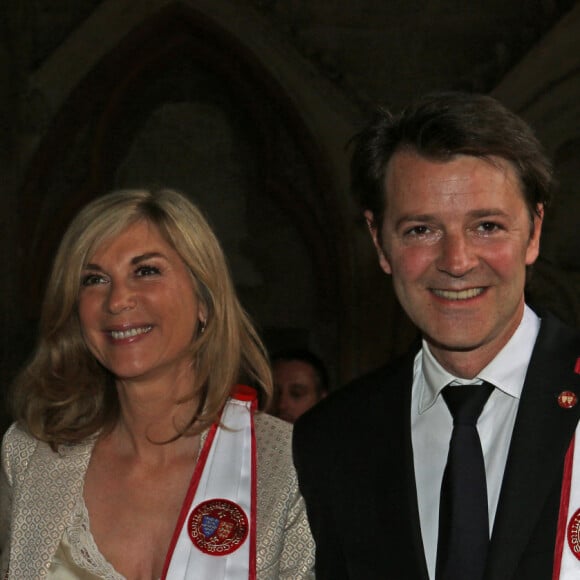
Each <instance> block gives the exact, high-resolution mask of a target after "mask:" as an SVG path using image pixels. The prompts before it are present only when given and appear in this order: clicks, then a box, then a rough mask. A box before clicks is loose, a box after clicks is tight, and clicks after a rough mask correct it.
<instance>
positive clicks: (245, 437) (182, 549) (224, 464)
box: [163, 398, 255, 580]
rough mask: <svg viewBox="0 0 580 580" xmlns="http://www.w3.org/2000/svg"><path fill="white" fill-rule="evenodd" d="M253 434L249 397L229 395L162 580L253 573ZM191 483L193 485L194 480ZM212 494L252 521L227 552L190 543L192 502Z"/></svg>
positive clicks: (244, 577)
mask: <svg viewBox="0 0 580 580" xmlns="http://www.w3.org/2000/svg"><path fill="white" fill-rule="evenodd" d="M253 437H254V433H253V409H252V401H248V400H237V399H235V398H230V399H229V401H228V403H227V404H226V405H225V408H224V411H223V413H222V418H221V425H220V426H218V427H217V430H216V432H215V437H214V438H213V442H210V443H211V447H210V450H209V453H208V454H207V458H206V461H205V465H204V466H203V472H202V474H201V477H200V479H199V483H198V485H197V489H196V490H195V496H194V499H193V501H192V502H191V504H190V505H189V507H188V509H187V515H186V517H185V519H184V521H183V525H182V526H181V531H180V533H179V536H178V538H177V541H176V542H175V545H174V548H173V552H172V553H171V560H170V562H169V567H168V568H167V573H166V575H165V576H163V579H164V580H194V579H195V580H248V578H253V577H254V576H253V574H254V572H253V571H252V570H253V569H255V563H254V562H250V558H251V557H252V558H253V556H254V554H255V546H254V549H253V550H251V544H252V541H254V542H255V530H253V529H252V527H253V525H254V524H255V521H254V518H253V517H252V498H253V497H254V496H255V494H254V493H253V486H254V485H255V482H254V481H253V473H255V469H254V467H253V450H254V449H255V442H254V441H253ZM201 459H202V458H201V457H200V460H201ZM254 460H255V459H254ZM194 479H195V475H194ZM192 485H195V482H194V481H192ZM190 491H191V490H190ZM189 497H190V494H188V499H189ZM216 498H219V499H228V500H230V501H232V502H234V503H235V504H237V505H238V506H239V507H241V508H242V510H243V511H244V513H245V514H246V517H247V519H248V523H249V526H250V529H249V532H248V535H247V537H246V539H245V541H244V542H243V544H242V545H241V546H240V547H239V548H238V549H237V550H236V551H234V552H232V553H230V554H228V555H219V556H217V555H210V554H206V553H204V552H202V551H201V550H200V549H199V548H197V547H196V546H195V545H194V544H193V542H192V540H191V538H190V537H189V532H188V529H187V528H188V522H189V518H190V514H191V512H192V511H193V510H194V509H195V507H196V506H197V505H199V504H200V503H201V502H204V501H206V500H211V499H216ZM186 501H188V500H187V499H186ZM182 513H183V512H182ZM170 550H171V548H170Z"/></svg>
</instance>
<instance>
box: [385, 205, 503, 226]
mask: <svg viewBox="0 0 580 580" xmlns="http://www.w3.org/2000/svg"><path fill="white" fill-rule="evenodd" d="M504 215H506V212H505V211H504V210H503V209H500V208H497V207H489V208H482V209H474V210H472V211H468V212H467V216H469V217H470V218H485V217H494V216H504ZM432 221H437V216H435V215H434V214H429V213H418V214H414V213H409V214H406V215H403V216H401V217H400V218H399V219H398V220H397V221H396V222H395V227H399V226H401V225H402V224H404V223H407V222H432Z"/></svg>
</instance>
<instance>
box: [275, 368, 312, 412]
mask: <svg viewBox="0 0 580 580" xmlns="http://www.w3.org/2000/svg"><path fill="white" fill-rule="evenodd" d="M272 374H273V376H274V393H275V395H274V410H273V414H274V415H276V416H277V417H280V419H284V421H289V422H290V423H294V422H295V421H296V419H298V417H300V415H302V413H304V412H306V411H308V409H310V407H312V406H313V405H314V404H316V403H317V402H318V401H319V400H320V398H321V396H320V395H319V393H318V389H317V383H318V377H317V375H316V371H315V370H314V369H313V368H312V366H310V365H309V364H308V363H306V362H303V361H301V360H278V361H276V362H275V363H274V365H273V368H272Z"/></svg>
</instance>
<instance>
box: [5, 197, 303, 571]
mask: <svg viewBox="0 0 580 580" xmlns="http://www.w3.org/2000/svg"><path fill="white" fill-rule="evenodd" d="M271 382H272V381H271V374H270V370H269V366H268V362H267V357H266V355H265V352H264V348H263V346H262V343H261V342H260V339H259V338H258V336H257V334H256V332H255V330H254V328H253V327H252V325H251V323H250V321H249V320H248V317H247V316H246V314H245V313H244V311H243V309H242V308H241V306H240V304H239V302H238V300H237V298H236V295H235V291H234V288H233V284H232V282H231V278H230V275H229V272H228V268H227V265H226V261H225V258H224V255H223V253H222V250H221V248H220V245H219V243H218V241H217V239H216V237H215V235H214V234H213V232H212V230H211V229H210V227H209V226H208V224H207V223H206V221H205V219H204V218H203V216H202V215H201V213H200V212H199V211H198V210H197V209H196V207H195V206H194V205H193V204H192V203H191V202H190V201H188V200H187V199H186V198H185V197H184V196H182V195H181V194H179V193H176V192H174V191H171V190H159V191H153V192H149V191H140V190H124V191H118V192H113V193H111V194H109V195H106V196H103V197H101V198H98V199H96V200H95V201H93V202H92V203H90V204H89V205H88V206H87V207H85V208H84V209H83V210H82V211H81V212H80V214H79V215H78V216H77V217H76V218H75V219H74V220H73V222H72V224H71V225H70V227H69V229H68V230H67V232H66V234H65V236H64V238H63V240H62V243H61V246H60V248H59V250H58V253H57V255H56V259H55V263H54V266H53V270H52V274H51V278H50V281H49V283H48V288H47V293H46V298H45V302H44V306H43V310H42V316H41V327H40V338H39V343H38V347H37V350H36V352H35V354H34V357H33V358H32V360H31V362H30V364H29V365H28V366H27V367H26V368H25V369H24V370H23V372H22V373H21V375H20V376H19V377H18V379H17V381H16V385H15V391H14V393H15V414H16V422H15V424H14V425H13V426H12V427H11V428H10V430H9V431H8V432H7V434H6V436H5V438H4V441H3V449H2V470H1V474H0V502H1V509H0V550H1V567H0V577H2V578H10V579H12V578H13V579H15V580H16V579H17V580H22V579H23V578H47V579H49V580H54V579H59V580H65V579H73V578H75V579H77V578H78V579H96V578H107V579H114V580H120V579H123V578H127V579H130V580H133V579H139V580H141V579H148V580H149V579H155V580H156V579H159V578H163V579H168V580H173V579H176V578H179V579H193V578H195V579H205V578H207V579H208V580H218V579H222V578H223V579H224V580H234V579H235V580H238V579H244V580H245V579H252V578H257V579H259V580H266V579H271V580H278V579H282V578H288V579H293V580H294V579H298V578H309V577H311V576H312V569H313V551H314V549H313V541H312V538H311V535H310V529H309V527H308V523H307V519H306V514H305V509H304V504H303V500H302V498H301V497H300V495H299V492H298V488H297V483H296V476H295V472H294V467H293V465H292V460H291V451H290V437H291V433H290V429H289V428H288V427H287V425H285V424H284V423H282V422H281V421H279V420H277V419H275V418H272V417H270V416H268V415H266V414H263V413H260V412H259V409H262V408H264V406H265V405H266V404H267V401H268V399H269V397H270V394H271V389H272V385H271ZM248 384H251V385H253V387H254V388H249V387H247V386H245V385H248Z"/></svg>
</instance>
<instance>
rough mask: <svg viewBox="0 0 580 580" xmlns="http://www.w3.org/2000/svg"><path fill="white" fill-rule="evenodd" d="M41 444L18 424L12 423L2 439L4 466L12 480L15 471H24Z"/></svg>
mask: <svg viewBox="0 0 580 580" xmlns="http://www.w3.org/2000/svg"><path fill="white" fill-rule="evenodd" d="M39 443H40V442H39V441H38V440H37V439H35V438H34V437H32V435H30V434H29V433H28V432H27V431H26V430H25V429H24V428H22V427H21V426H20V425H19V424H18V423H12V425H11V426H10V427H9V428H8V431H6V433H5V434H4V437H3V438H2V466H3V468H4V471H5V472H6V474H7V476H8V477H9V478H10V479H12V477H13V476H14V475H15V470H18V471H24V470H25V469H26V468H27V466H28V463H29V461H30V458H31V457H32V455H33V453H34V451H35V449H36V447H37V446H38V444H39Z"/></svg>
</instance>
